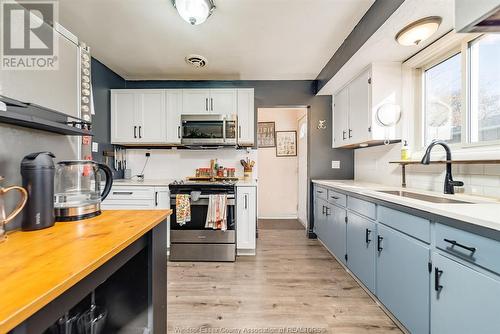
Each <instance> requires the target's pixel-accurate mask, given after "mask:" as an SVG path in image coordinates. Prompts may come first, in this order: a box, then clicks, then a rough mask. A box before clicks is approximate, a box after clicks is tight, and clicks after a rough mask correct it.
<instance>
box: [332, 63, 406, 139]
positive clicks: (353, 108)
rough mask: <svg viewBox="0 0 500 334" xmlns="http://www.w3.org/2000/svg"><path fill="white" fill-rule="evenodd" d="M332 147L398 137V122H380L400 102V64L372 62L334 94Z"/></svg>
mask: <svg viewBox="0 0 500 334" xmlns="http://www.w3.org/2000/svg"><path fill="white" fill-rule="evenodd" d="M333 103H334V105H333V120H334V121H333V122H334V133H333V139H334V140H333V147H357V146H359V144H375V143H379V142H382V141H384V140H396V139H401V124H400V122H397V123H396V124H382V122H381V121H380V120H379V118H380V117H379V116H380V115H382V113H384V116H385V117H384V120H386V119H387V118H391V117H387V115H389V116H390V115H392V114H394V115H396V114H397V113H398V111H399V110H400V105H401V64H400V63H375V64H371V66H370V67H369V68H368V69H366V70H365V71H363V72H362V73H361V74H360V75H358V76H357V77H355V78H354V79H353V80H351V81H350V82H349V83H348V84H347V85H346V86H345V87H344V88H342V89H341V90H340V91H339V92H337V93H336V94H335V95H334V98H333Z"/></svg>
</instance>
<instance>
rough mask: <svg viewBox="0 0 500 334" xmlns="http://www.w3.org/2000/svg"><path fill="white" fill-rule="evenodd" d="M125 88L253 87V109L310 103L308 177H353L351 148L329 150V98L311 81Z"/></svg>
mask: <svg viewBox="0 0 500 334" xmlns="http://www.w3.org/2000/svg"><path fill="white" fill-rule="evenodd" d="M126 87H127V88H131V89H144V88H162V89H167V88H254V89H255V109H256V111H257V109H258V108H263V107H282V106H285V107H286V106H309V107H310V111H309V119H308V121H309V123H308V124H309V162H310V166H309V176H310V178H311V179H316V178H324V179H352V178H353V177H354V167H353V164H354V153H353V150H343V149H332V98H331V96H315V93H314V92H315V90H316V87H315V81H314V80H287V81H282V80H279V81H268V80H262V81H261V80H252V81H245V80H240V81H127V83H126ZM256 115H257V114H256ZM255 118H256V119H257V117H255ZM319 120H326V121H327V129H324V130H318V129H317V125H318V121H319ZM332 160H340V164H341V167H342V168H341V169H332V168H331V161H332Z"/></svg>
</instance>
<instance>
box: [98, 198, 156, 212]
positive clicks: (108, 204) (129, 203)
mask: <svg viewBox="0 0 500 334" xmlns="http://www.w3.org/2000/svg"><path fill="white" fill-rule="evenodd" d="M101 207H102V209H103V210H151V209H154V208H155V202H154V200H153V199H136V200H131V199H127V200H123V199H107V198H106V199H105V200H104V202H102V204H101Z"/></svg>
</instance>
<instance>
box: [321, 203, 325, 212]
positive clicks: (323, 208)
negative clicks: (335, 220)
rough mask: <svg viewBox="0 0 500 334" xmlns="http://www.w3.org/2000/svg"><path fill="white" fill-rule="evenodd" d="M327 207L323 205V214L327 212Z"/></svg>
mask: <svg viewBox="0 0 500 334" xmlns="http://www.w3.org/2000/svg"><path fill="white" fill-rule="evenodd" d="M325 209H326V207H325V206H324V205H323V211H322V212H321V213H322V214H325Z"/></svg>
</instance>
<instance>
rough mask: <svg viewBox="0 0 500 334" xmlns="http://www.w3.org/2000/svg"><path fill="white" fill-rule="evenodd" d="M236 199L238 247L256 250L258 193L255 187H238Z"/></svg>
mask: <svg viewBox="0 0 500 334" xmlns="http://www.w3.org/2000/svg"><path fill="white" fill-rule="evenodd" d="M236 192H237V199H236V247H237V248H238V249H255V233H256V224H257V192H256V188H255V187H238V188H237V190H236Z"/></svg>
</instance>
